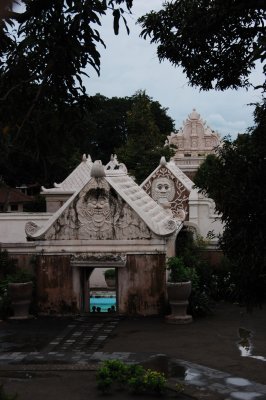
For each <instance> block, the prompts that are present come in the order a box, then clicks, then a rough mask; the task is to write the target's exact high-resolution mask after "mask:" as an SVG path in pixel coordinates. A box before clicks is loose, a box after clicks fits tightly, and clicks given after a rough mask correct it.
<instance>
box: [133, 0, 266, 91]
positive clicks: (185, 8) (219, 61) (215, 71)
mask: <svg viewBox="0 0 266 400" xmlns="http://www.w3.org/2000/svg"><path fill="white" fill-rule="evenodd" d="M265 20H266V3H265V1H264V0H252V1H249V0H213V1H210V0H175V1H169V2H166V3H164V6H163V8H162V9H161V10H160V11H158V12H155V11H152V12H150V13H148V14H146V15H144V16H143V17H141V18H140V19H139V23H140V24H141V26H142V28H143V30H142V33H141V35H142V36H143V37H144V38H148V37H150V38H151V42H153V43H158V49H157V54H158V57H159V59H160V60H164V59H167V60H169V61H170V62H171V63H172V64H173V65H174V66H181V67H182V68H183V71H184V72H185V73H186V75H187V77H188V80H189V83H190V84H191V85H192V86H199V87H200V88H201V89H203V90H209V89H212V88H215V89H219V90H225V89H227V88H238V87H248V86H249V85H250V81H249V75H250V73H251V71H252V70H253V69H254V67H255V63H256V61H259V62H261V63H262V64H263V69H264V73H266V65H265V59H266V50H265V32H266V30H265ZM261 86H262V87H263V88H264V90H266V84H265V82H262V84H261Z"/></svg>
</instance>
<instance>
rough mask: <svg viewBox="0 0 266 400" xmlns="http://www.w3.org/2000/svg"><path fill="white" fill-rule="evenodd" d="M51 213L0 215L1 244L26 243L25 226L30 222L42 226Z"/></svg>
mask: <svg viewBox="0 0 266 400" xmlns="http://www.w3.org/2000/svg"><path fill="white" fill-rule="evenodd" d="M51 216H52V214H50V213H24V212H23V213H18V212H16V213H0V243H26V242H27V240H26V234H25V225H26V223H27V222H29V221H33V222H35V224H37V225H39V226H42V225H44V224H45V222H46V221H47V220H48V219H49V218H50V217H51Z"/></svg>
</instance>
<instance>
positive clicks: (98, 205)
mask: <svg viewBox="0 0 266 400" xmlns="http://www.w3.org/2000/svg"><path fill="white" fill-rule="evenodd" d="M108 194H109V192H108V191H106V190H105V189H103V188H98V189H97V188H96V189H94V188H93V189H90V190H89V191H88V192H87V193H86V194H85V195H84V196H82V197H81V198H80V200H79V202H78V204H77V210H78V215H79V220H80V223H81V226H83V228H85V230H88V231H89V230H93V231H106V230H108V229H110V225H111V208H110V203H109V196H108Z"/></svg>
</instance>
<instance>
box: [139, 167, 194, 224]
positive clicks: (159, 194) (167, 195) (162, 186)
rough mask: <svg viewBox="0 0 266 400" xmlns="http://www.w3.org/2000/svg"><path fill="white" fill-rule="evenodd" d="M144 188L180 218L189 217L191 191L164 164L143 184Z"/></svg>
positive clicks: (175, 216) (174, 215) (173, 214)
mask: <svg viewBox="0 0 266 400" xmlns="http://www.w3.org/2000/svg"><path fill="white" fill-rule="evenodd" d="M143 189H144V190H145V191H146V192H147V193H148V195H149V196H151V197H152V198H153V199H154V200H155V201H156V202H157V203H158V204H160V205H161V206H162V207H163V208H164V209H166V210H168V211H169V212H170V213H171V214H172V216H173V217H174V218H176V219H178V220H184V219H188V218H189V208H188V198H189V193H190V191H189V190H188V189H187V188H186V187H185V186H184V184H183V183H182V182H181V181H180V180H178V179H177V177H176V176H175V175H174V174H173V173H172V172H171V171H170V170H169V168H167V167H166V166H164V165H161V166H160V167H159V168H158V169H157V170H156V171H155V172H154V173H153V174H152V175H151V176H150V177H149V178H148V180H146V181H145V182H144V184H143Z"/></svg>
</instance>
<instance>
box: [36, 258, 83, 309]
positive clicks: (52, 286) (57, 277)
mask: <svg viewBox="0 0 266 400" xmlns="http://www.w3.org/2000/svg"><path fill="white" fill-rule="evenodd" d="M36 264H37V265H36V293H37V305H38V308H39V311H40V312H43V313H48V314H64V313H75V312H77V299H76V297H75V295H74V292H73V278H72V274H73V269H72V267H71V265H70V256H38V257H37V263H36Z"/></svg>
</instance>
